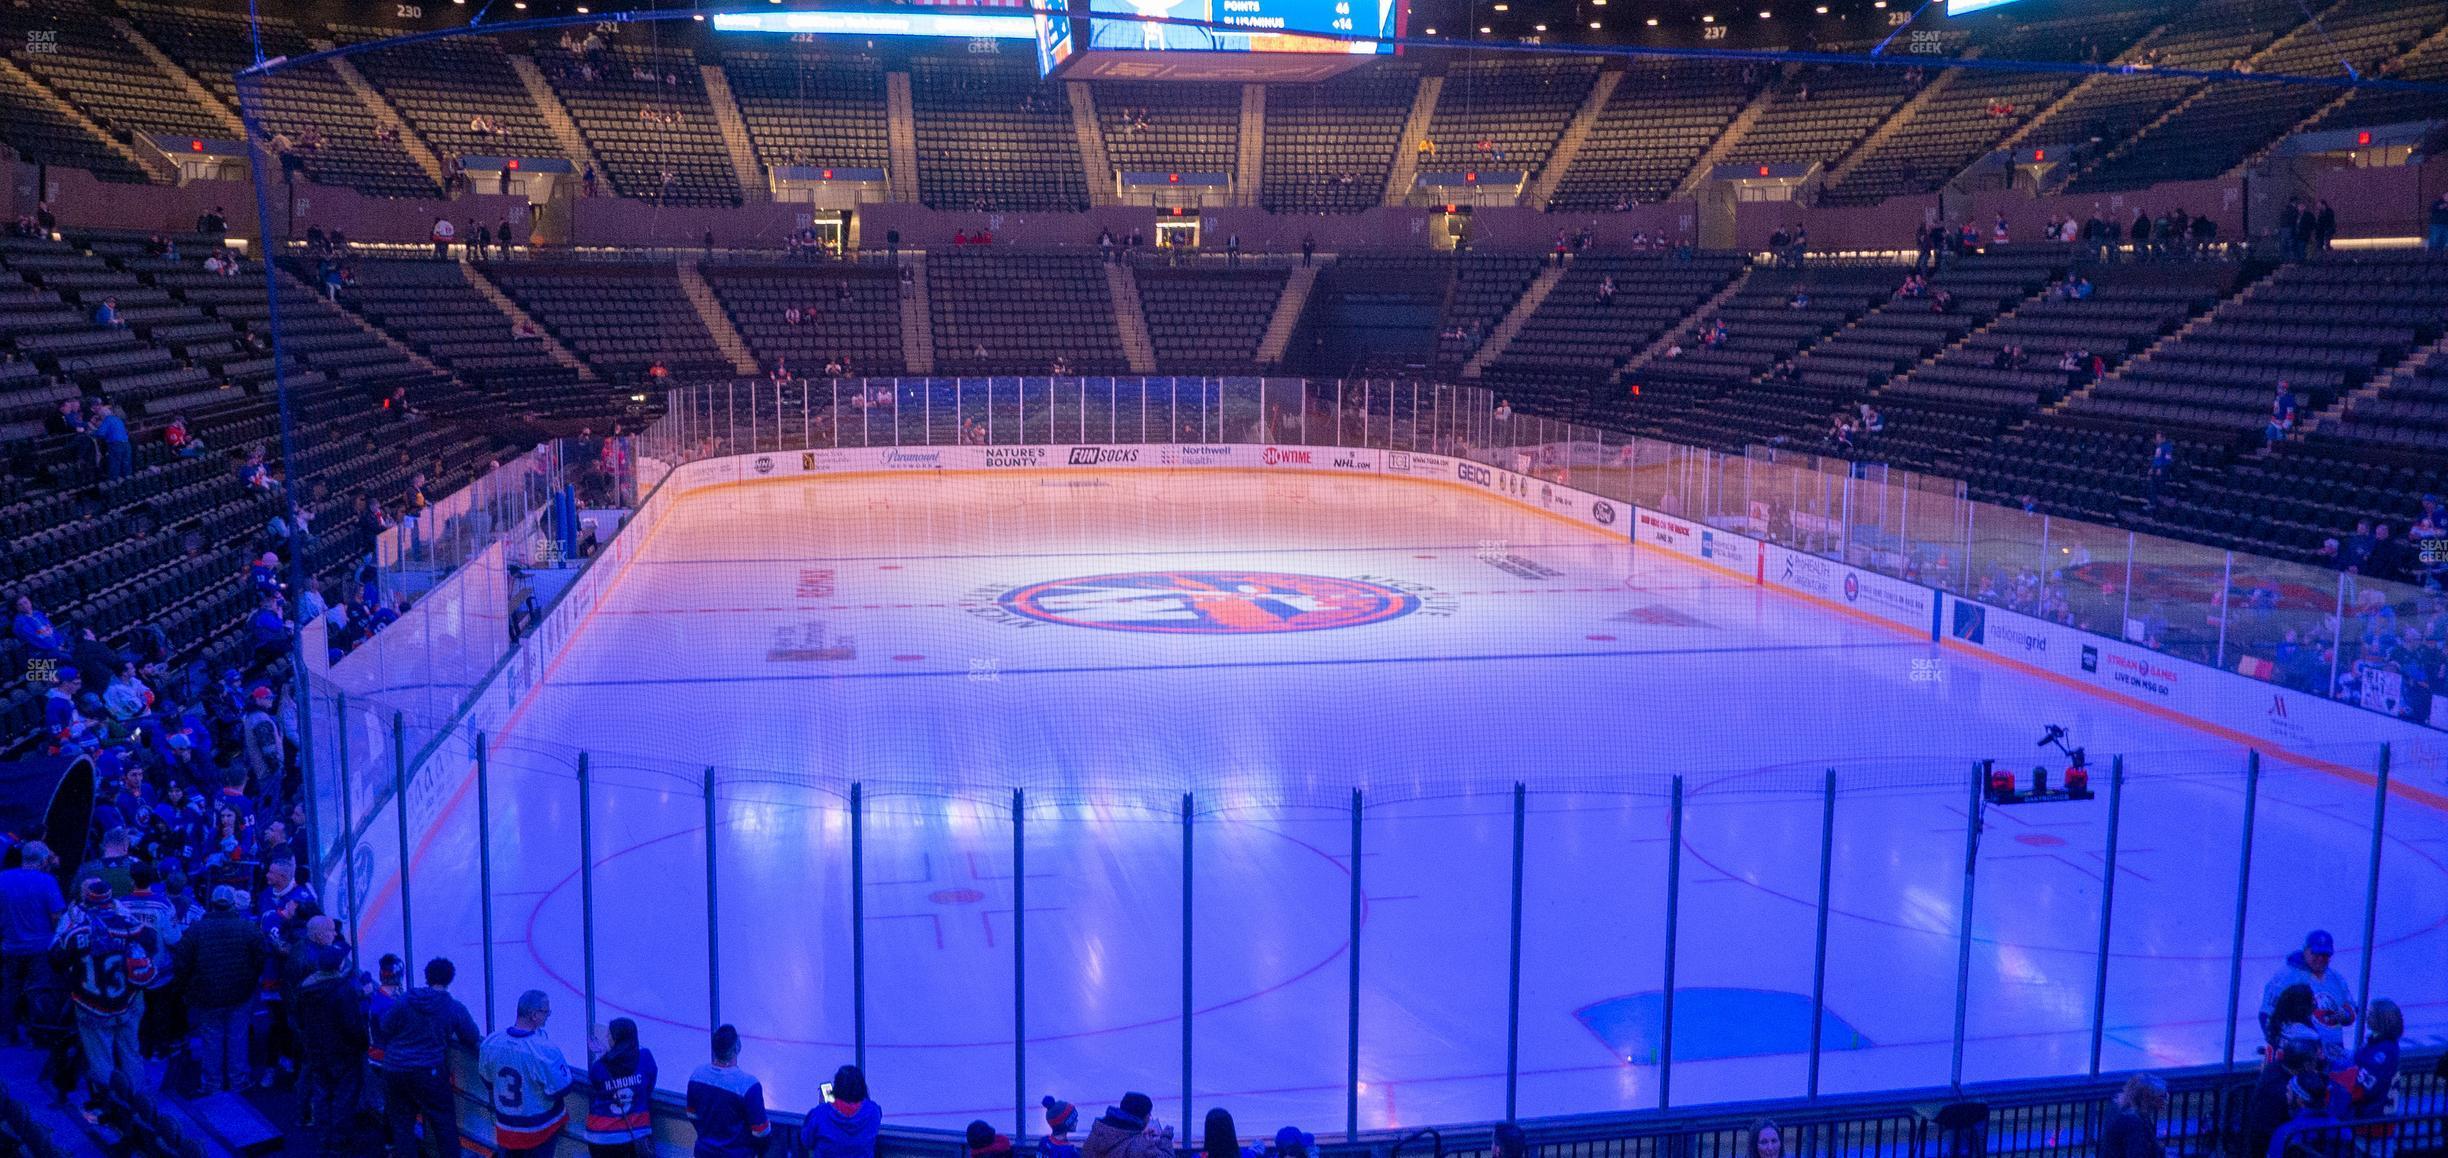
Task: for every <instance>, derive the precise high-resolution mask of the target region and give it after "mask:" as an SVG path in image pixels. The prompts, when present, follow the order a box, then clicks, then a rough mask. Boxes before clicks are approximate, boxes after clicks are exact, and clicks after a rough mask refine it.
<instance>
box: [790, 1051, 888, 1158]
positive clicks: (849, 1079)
mask: <svg viewBox="0 0 2448 1158" xmlns="http://www.w3.org/2000/svg"><path fill="white" fill-rule="evenodd" d="M883 1125H884V1107H882V1106H879V1105H877V1104H875V1102H874V1101H873V1100H872V1099H870V1098H869V1097H868V1096H867V1075H866V1074H864V1073H861V1072H859V1068H858V1067H857V1066H843V1067H842V1068H840V1069H837V1070H835V1071H833V1097H832V1100H831V1101H828V1102H826V1103H825V1104H823V1105H821V1106H818V1107H816V1108H815V1109H812V1110H809V1111H808V1112H807V1124H806V1125H803V1126H801V1127H799V1144H800V1145H801V1146H803V1147H805V1148H806V1149H807V1152H808V1153H809V1154H810V1155H811V1156H812V1158H875V1152H876V1133H877V1131H878V1130H880V1129H881V1128H882V1127H883Z"/></svg>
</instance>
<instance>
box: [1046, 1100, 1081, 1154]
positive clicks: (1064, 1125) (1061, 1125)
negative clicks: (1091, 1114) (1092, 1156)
mask: <svg viewBox="0 0 2448 1158" xmlns="http://www.w3.org/2000/svg"><path fill="white" fill-rule="evenodd" d="M1038 1104H1039V1105H1041V1106H1044V1107H1045V1123H1046V1132H1045V1136H1044V1137H1041V1138H1039V1139H1037V1158H1079V1152H1080V1151H1079V1145H1078V1144H1077V1143H1074V1142H1073V1141H1071V1131H1073V1130H1076V1129H1079V1107H1078V1106H1074V1105H1072V1104H1071V1103H1069V1102H1066V1101H1063V1100H1062V1099H1060V1098H1057V1097H1055V1096H1054V1095H1052V1094H1047V1095H1046V1096H1045V1097H1043V1098H1040V1099H1038Z"/></svg>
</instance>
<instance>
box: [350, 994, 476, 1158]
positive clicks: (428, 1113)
mask: <svg viewBox="0 0 2448 1158" xmlns="http://www.w3.org/2000/svg"><path fill="white" fill-rule="evenodd" d="M458 975H459V970H458V969H457V967H455V966H453V965H452V964H451V963H450V960H449V959H448V958H445V957H436V958H434V959H433V960H431V961H428V962H426V963H425V984H424V985H422V986H419V987H418V988H415V989H411V990H409V991H408V992H407V994H406V995H404V996H402V997H401V998H400V1000H399V1004H397V1005H394V1006H392V1007H390V1008H389V1009H386V1010H384V1011H383V1015H382V1018H381V1020H379V1021H377V1022H375V1024H374V1035H373V1036H374V1044H375V1045H376V1047H377V1048H380V1049H381V1050H382V1075H383V1110H384V1114H383V1116H384V1117H385V1118H386V1119H388V1122H389V1125H390V1129H391V1152H392V1153H393V1154H394V1155H397V1156H398V1158H412V1156H413V1155H416V1154H419V1153H422V1151H421V1150H420V1149H419V1148H418V1144H417V1134H416V1128H417V1119H418V1118H420V1117H421V1118H423V1119H424V1120H425V1139H426V1140H427V1141H429V1142H432V1143H434V1144H435V1146H436V1148H437V1149H438V1150H439V1151H440V1153H441V1155H442V1158H457V1155H458V1153H459V1115H458V1113H457V1110H458V1106H457V1104H456V1103H455V1102H453V1100H452V1097H451V1087H450V1047H451V1046H453V1045H457V1046H459V1047H460V1048H462V1049H471V1050H472V1049H475V1048H476V1046H477V1043H478V1042H479V1040H480V1037H479V1035H478V1034H477V1032H476V1019H475V1018H472V1017H469V1016H468V1011H467V1006H464V1005H461V1004H459V999H458V998H455V997H452V996H451V995H450V983H451V981H452V980H453V979H454V978H456V977H458Z"/></svg>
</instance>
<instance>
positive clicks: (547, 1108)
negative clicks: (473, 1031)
mask: <svg viewBox="0 0 2448 1158" xmlns="http://www.w3.org/2000/svg"><path fill="white" fill-rule="evenodd" d="M476 1069H477V1072H478V1073H481V1074H483V1075H484V1078H485V1082H486V1083H487V1084H488V1085H490V1086H491V1087H492V1096H493V1137H494V1141H495V1143H496V1144H497V1145H499V1146H501V1147H502V1148H503V1149H505V1150H532V1149H535V1148H536V1147H539V1146H542V1145H544V1144H546V1143H548V1142H550V1141H552V1136H553V1135H554V1134H555V1133H556V1132H558V1131H559V1130H560V1129H561V1125H562V1123H563V1122H565V1121H567V1120H568V1118H569V1114H568V1111H567V1110H565V1109H564V1108H563V1107H562V1104H561V1095H562V1094H564V1093H566V1092H568V1090H569V1086H570V1072H569V1061H568V1060H567V1059H565V1058H563V1057H562V1056H561V1049H560V1047H559V1046H556V1045H554V1044H553V1043H552V1040H551V1039H550V1038H547V1037H545V1036H544V1034H543V1031H541V1030H526V1029H520V1028H518V1027H517V1026H511V1027H510V1028H508V1029H505V1030H502V1031H501V1032H499V1033H496V1034H494V1035H493V1036H491V1037H488V1038H486V1039H484V1044H483V1045H482V1046H480V1047H478V1048H477V1050H476Z"/></svg>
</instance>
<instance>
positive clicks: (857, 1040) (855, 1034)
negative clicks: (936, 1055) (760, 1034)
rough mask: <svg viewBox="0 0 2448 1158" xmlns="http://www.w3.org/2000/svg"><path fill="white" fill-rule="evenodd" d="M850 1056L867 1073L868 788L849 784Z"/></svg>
mask: <svg viewBox="0 0 2448 1158" xmlns="http://www.w3.org/2000/svg"><path fill="white" fill-rule="evenodd" d="M850 1056H851V1057H853V1058H855V1059H856V1060H857V1061H858V1067H859V1072H861V1073H865V1072H866V1070H867V786H866V785H864V784H860V783H856V782H853V783H852V784H851V785H850Z"/></svg>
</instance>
